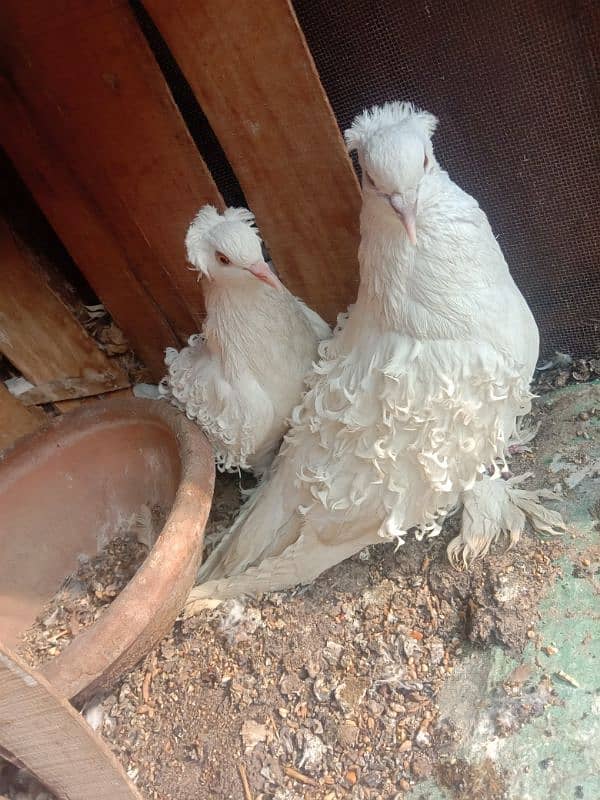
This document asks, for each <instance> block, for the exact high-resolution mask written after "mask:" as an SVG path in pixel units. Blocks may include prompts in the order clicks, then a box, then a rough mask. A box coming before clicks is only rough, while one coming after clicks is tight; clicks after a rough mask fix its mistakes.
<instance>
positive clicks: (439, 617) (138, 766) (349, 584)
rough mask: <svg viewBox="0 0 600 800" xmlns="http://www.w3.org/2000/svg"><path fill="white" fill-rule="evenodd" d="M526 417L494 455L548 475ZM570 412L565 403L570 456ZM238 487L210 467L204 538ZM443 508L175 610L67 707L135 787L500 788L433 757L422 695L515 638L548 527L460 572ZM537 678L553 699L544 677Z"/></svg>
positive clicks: (170, 799)
mask: <svg viewBox="0 0 600 800" xmlns="http://www.w3.org/2000/svg"><path fill="white" fill-rule="evenodd" d="M556 374H559V372H556ZM546 377H547V376H545V378H546ZM549 388H551V387H549ZM598 411H599V413H600V409H599V410H598ZM594 413H595V411H594ZM535 417H536V419H537V421H539V422H540V423H541V428H540V431H539V433H538V436H537V437H536V439H535V440H534V442H533V443H532V444H531V448H532V452H525V453H523V454H521V455H520V456H518V457H517V458H516V459H515V460H513V462H512V465H511V466H512V469H513V471H514V472H515V474H519V473H521V472H524V471H527V470H529V469H530V468H531V467H532V466H534V467H535V470H536V480H535V485H537V486H540V485H544V486H546V488H552V487H553V485H554V483H555V482H556V476H555V475H553V476H550V474H548V473H546V472H545V470H544V468H543V466H542V465H541V464H539V463H537V461H536V451H537V449H538V448H540V449H541V446H544V447H545V448H546V450H547V448H548V443H549V442H551V439H552V435H553V434H552V417H551V409H546V408H544V409H541V408H539V407H538V408H537V410H536V412H535ZM588 420H589V416H588ZM588 420H586V419H575V420H573V431H572V433H573V435H574V436H579V437H580V441H581V458H582V459H585V445H586V433H585V428H586V425H587V424H588ZM238 504H239V491H238V480H237V478H235V477H232V476H222V477H220V478H219V480H218V484H217V489H216V494H215V502H214V506H213V513H212V515H211V521H210V523H209V527H208V529H207V539H208V543H209V546H212V545H213V544H214V540H215V538H218V536H219V535H220V534H221V533H222V532H223V531H224V530H225V529H226V528H227V527H228V525H229V523H230V521H231V519H232V518H233V516H234V515H235V512H236V509H237V507H238ZM457 522H458V520H449V522H448V524H447V526H446V529H445V531H444V533H443V534H442V536H440V537H439V538H438V539H434V540H430V541H427V542H416V541H414V540H408V541H407V543H406V545H405V546H404V547H401V548H399V549H398V550H396V551H395V550H394V547H393V546H392V545H379V546H377V547H373V548H369V549H367V550H364V551H362V552H361V553H359V554H358V555H357V556H355V557H354V558H352V559H350V560H349V561H346V562H344V563H343V564H340V565H338V566H337V567H335V568H334V569H332V570H330V571H329V572H327V573H326V574H325V575H323V576H321V577H320V578H319V579H318V580H317V581H315V583H314V584H313V585H311V586H309V587H305V588H301V589H296V590H294V591H290V592H278V593H272V594H269V595H265V596H263V597H262V598H260V599H259V600H244V601H241V602H238V601H234V602H229V603H228V604H226V605H224V606H222V607H220V608H218V609H216V610H215V611H213V612H204V614H203V615H202V616H199V617H196V618H193V619H191V620H187V621H183V620H180V621H178V622H177V623H176V625H175V627H174V630H173V632H172V634H171V635H170V636H168V637H167V638H166V639H164V640H163V642H162V643H161V644H160V646H159V647H157V648H156V650H155V651H154V652H152V653H150V654H149V655H148V656H147V658H146V659H145V660H144V662H143V663H142V664H140V665H139V666H138V667H137V668H136V669H135V670H133V671H132V672H131V673H130V674H129V675H127V676H126V677H125V678H123V679H122V681H121V682H120V683H119V684H118V685H117V686H115V687H114V689H113V691H112V692H111V694H110V695H109V696H107V697H106V696H105V697H104V698H98V699H97V700H96V701H95V702H93V703H92V704H90V705H88V707H87V708H86V709H85V710H84V713H85V714H86V716H87V718H88V720H89V721H90V724H92V725H93V727H95V728H96V729H97V730H98V731H99V732H101V734H102V735H103V736H104V738H105V739H106V741H107V742H108V743H109V745H110V746H111V748H112V749H113V751H114V752H115V753H116V754H117V756H118V757H119V759H120V760H121V762H122V763H123V765H124V766H125V769H126V770H127V772H128V774H129V776H130V777H131V778H132V779H133V780H134V781H135V782H136V784H137V786H138V787H139V789H140V791H141V792H142V795H143V796H144V797H145V798H153V799H154V798H156V800H226V799H229V798H232V799H235V800H238V798H243V799H244V800H248V798H252V800H261V798H262V800H297V799H299V798H306V799H307V800H334V799H337V798H356V799H357V800H362V799H363V798H373V800H374V799H375V798H377V799H378V800H379V799H381V800H387V799H388V798H390V800H391V798H401V797H402V796H403V794H404V793H405V792H406V791H408V790H409V788H410V787H411V786H412V785H413V784H414V783H416V782H418V781H419V780H421V779H422V778H425V777H427V776H429V775H431V774H432V773H433V772H435V774H436V776H437V777H438V779H439V780H440V782H441V783H443V784H445V785H447V786H449V787H451V788H453V789H454V790H455V793H456V796H457V797H464V796H473V797H476V796H477V797H479V796H480V797H486V798H488V797H489V798H490V800H494V798H502V797H503V796H504V793H503V788H502V781H501V779H500V778H498V776H497V775H492V776H488V777H487V778H485V776H483V777H482V776H480V775H473V776H470V775H469V774H467V772H468V771H467V772H465V771H461V770H460V765H458V766H457V765H456V764H449V763H448V762H447V761H445V760H444V753H445V752H446V745H447V742H448V738H449V737H451V736H452V731H449V730H447V729H445V730H442V729H440V727H439V726H438V725H437V724H436V716H437V707H436V697H437V695H438V693H439V691H440V689H441V687H442V685H443V683H444V681H445V679H446V677H447V676H448V675H449V674H451V673H452V671H453V669H454V666H455V665H456V663H457V660H458V659H460V658H461V654H463V653H464V652H466V651H468V650H469V649H470V648H473V647H486V646H488V645H490V644H492V643H493V644H500V645H503V646H505V647H507V648H510V649H512V650H513V651H515V652H518V651H520V649H522V647H523V646H524V644H525V643H526V642H527V641H528V640H529V639H531V638H533V637H535V635H536V634H535V631H534V628H535V624H536V620H537V618H538V616H537V610H536V609H537V604H538V601H539V599H540V597H541V596H542V595H543V593H544V591H545V590H546V589H547V587H549V586H550V585H551V583H552V582H553V581H554V580H555V578H556V576H557V574H558V568H557V567H556V565H555V559H556V557H557V556H558V555H559V554H560V552H561V551H562V549H563V548H564V547H565V538H564V537H561V538H556V539H551V540H542V539H541V538H539V537H537V536H534V535H533V534H528V535H526V536H525V537H524V538H523V539H522V540H521V542H519V543H518V544H517V545H516V546H515V547H514V548H513V549H511V550H506V548H505V544H504V543H500V544H499V545H497V546H495V547H494V548H493V551H492V553H491V554H490V555H489V556H488V557H486V558H485V559H482V560H480V561H479V562H477V563H476V564H475V566H474V567H473V569H472V570H471V571H469V572H464V571H458V570H456V569H454V568H452V567H451V566H450V564H449V563H448V561H447V559H446V555H445V548H446V546H447V543H448V541H449V540H450V539H451V538H452V536H453V535H454V532H453V528H455V527H456V525H457ZM516 679H518V676H516ZM506 693H507V694H506V697H507V698H510V687H507V688H506ZM538 694H539V697H540V698H541V699H540V700H539V702H541V703H542V704H543V703H552V702H553V697H552V688H551V687H546V689H545V690H544V691H541V690H540V692H538ZM508 702H509V701H508V700H507V703H508ZM503 724H504V722H503V718H502V717H501V716H499V719H498V726H499V730H500V731H501V728H502V725H503ZM486 780H487V783H486ZM482 781H483V783H482ZM482 787H483V789H482ZM465 791H467V792H468V793H467V794H466V795H465V794H464V792H465ZM482 791H483V792H484V793H483V794H482V793H481V792H482ZM10 796H11V797H12V796H16V795H14V794H13V795H10Z"/></svg>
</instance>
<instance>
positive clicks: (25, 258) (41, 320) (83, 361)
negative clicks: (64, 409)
mask: <svg viewBox="0 0 600 800" xmlns="http://www.w3.org/2000/svg"><path fill="white" fill-rule="evenodd" d="M0 270H1V274H2V280H1V281H0V352H2V353H3V354H4V355H5V356H6V358H8V359H9V361H11V363H12V364H14V365H15V367H17V369H19V370H20V372H21V373H22V374H23V375H24V376H25V377H26V378H27V380H29V381H31V382H32V383H34V384H40V383H41V384H44V383H47V382H49V381H57V380H61V381H64V380H65V379H79V380H85V381H87V382H88V383H93V384H94V385H95V387H96V388H97V389H98V391H97V392H96V394H98V393H99V392H100V391H103V390H104V391H113V390H114V389H122V388H124V387H125V386H129V379H128V377H127V374H126V373H125V371H124V370H123V369H122V368H121V367H120V366H119V365H118V364H117V363H116V362H114V361H111V360H110V359H109V358H108V356H107V355H106V354H105V353H103V352H102V350H100V348H99V347H98V345H97V344H96V342H94V340H93V339H92V338H91V337H90V336H88V334H87V333H86V331H85V330H84V328H83V327H82V326H81V325H80V324H79V322H78V321H77V320H76V319H75V317H73V315H72V314H71V311H70V310H69V309H68V308H67V306H66V305H65V304H64V303H63V302H62V301H61V300H60V299H59V298H58V297H57V296H56V295H55V294H54V293H53V292H52V290H51V289H50V287H49V285H48V283H47V281H46V279H45V276H44V274H43V271H42V269H41V266H40V265H39V264H36V263H35V260H34V258H33V255H32V253H31V252H30V251H29V250H28V249H27V247H26V246H25V245H24V243H23V242H21V241H19V240H18V238H17V237H16V235H15V234H14V232H13V231H12V230H11V229H10V228H9V226H8V224H7V223H6V222H5V221H4V220H3V219H1V218H0ZM88 393H89V394H91V392H88ZM71 396H72V395H71ZM53 399H57V400H62V399H63V398H62V397H56V398H53Z"/></svg>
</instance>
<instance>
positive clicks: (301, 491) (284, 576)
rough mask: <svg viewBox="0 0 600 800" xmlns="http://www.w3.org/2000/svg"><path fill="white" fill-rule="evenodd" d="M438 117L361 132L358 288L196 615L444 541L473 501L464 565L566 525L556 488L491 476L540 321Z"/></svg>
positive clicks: (354, 140)
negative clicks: (442, 148) (409, 543)
mask: <svg viewBox="0 0 600 800" xmlns="http://www.w3.org/2000/svg"><path fill="white" fill-rule="evenodd" d="M436 124H437V120H436V119H435V117H433V116H432V115H431V114H429V113H427V112H424V111H419V110H417V109H415V108H414V107H413V106H412V105H411V104H410V103H388V104H386V105H384V106H382V107H376V108H373V109H372V110H370V111H366V112H364V113H362V114H361V115H360V116H358V117H357V118H356V119H355V120H354V123H353V125H352V127H351V128H350V129H349V130H348V131H347V132H346V141H347V144H348V146H349V149H350V150H357V151H358V156H359V160H360V165H361V168H362V194H363V205H362V212H361V244H360V249H359V261H360V287H359V292H358V298H357V300H356V304H355V305H354V306H353V307H352V308H351V309H350V314H349V317H348V319H347V320H345V321H344V320H342V324H341V325H339V326H338V328H337V329H336V333H335V335H334V337H333V338H332V339H331V340H330V341H328V342H325V343H323V344H322V345H321V346H320V355H321V360H320V362H319V363H318V364H316V365H315V367H314V370H313V372H312V374H311V376H310V377H309V383H310V386H311V388H310V390H309V391H308V392H307V394H306V395H305V397H304V399H303V402H302V404H301V405H300V406H298V407H297V408H296V409H295V411H294V414H293V422H292V426H291V428H290V430H289V432H288V434H287V435H286V437H285V440H284V444H283V446H282V448H281V451H280V453H279V455H278V457H277V459H276V460H275V462H274V465H273V468H272V470H271V472H270V474H269V475H268V476H267V479H266V480H264V481H263V482H262V484H261V485H260V486H259V487H258V489H257V491H256V492H255V494H254V495H253V497H252V498H251V499H250V500H249V501H248V503H247V504H246V506H245V507H244V508H243V509H242V511H241V513H240V515H239V517H238V519H237V520H236V522H235V523H234V525H233V527H232V529H231V531H230V532H229V533H228V534H227V536H226V537H225V538H224V540H223V541H222V543H221V545H220V546H219V547H218V548H217V549H216V550H215V551H213V553H212V554H211V556H210V557H209V559H208V560H207V562H206V563H205V565H204V566H203V567H202V568H201V571H200V574H199V579H200V580H201V581H202V583H201V584H200V585H198V586H197V587H196V588H195V589H194V590H193V591H192V593H191V595H190V597H189V600H188V604H187V612H188V613H194V612H195V611H197V610H198V609H200V608H202V607H203V606H204V605H205V604H209V603H211V600H214V601H215V602H216V601H217V600H219V599H223V598H226V597H230V596H235V595H239V594H242V593H257V592H262V591H266V590H276V589H282V588H286V587H289V586H292V585H295V584H298V583H307V582H309V581H311V580H312V579H314V578H315V577H316V576H317V575H319V574H320V573H321V572H323V571H324V570H325V569H327V568H328V567H330V566H332V565H334V564H336V563H338V562H339V561H341V560H342V559H344V558H347V557H349V556H351V555H352V554H354V553H356V552H357V551H358V550H360V549H362V548H363V547H365V546H366V545H370V544H374V543H376V542H380V541H381V540H382V539H391V540H395V541H396V542H397V543H398V544H401V543H403V542H404V540H405V537H406V535H407V533H408V532H409V531H411V530H412V531H414V533H415V535H416V537H417V538H418V539H420V538H422V537H423V536H424V535H427V536H435V535H437V534H438V533H439V532H440V528H441V523H442V522H443V519H444V517H445V516H447V515H448V513H449V512H450V511H453V510H455V509H456V508H457V507H458V506H459V505H463V506H464V516H463V525H462V530H461V533H460V535H459V536H458V537H457V539H455V540H454V542H452V543H451V545H450V547H449V555H450V556H451V557H452V558H453V559H457V558H458V557H459V556H461V555H462V557H463V558H464V560H465V562H469V561H470V560H471V559H473V558H474V557H476V556H478V555H481V554H483V553H485V552H486V551H487V549H488V548H489V546H490V544H491V543H492V542H493V541H494V540H495V539H496V537H497V536H499V535H500V533H501V532H502V531H505V532H507V533H508V534H509V535H510V539H511V541H514V540H516V538H518V536H519V534H520V533H521V530H522V528H523V526H524V522H525V515H527V516H529V517H530V518H531V519H532V521H533V522H534V524H536V525H537V527H538V528H539V529H542V530H546V531H548V532H558V531H559V530H560V529H561V525H562V523H561V520H560V516H559V515H558V514H557V513H556V512H552V511H547V510H546V509H544V508H543V506H542V505H541V504H540V503H539V502H538V501H539V499H540V497H542V496H544V493H543V492H542V493H541V492H535V491H533V492H527V491H525V490H522V489H517V488H515V486H514V479H513V481H512V482H510V481H504V480H502V479H501V478H500V477H499V476H500V470H499V469H498V467H497V466H495V474H494V476H493V478H491V477H490V476H489V475H488V473H487V469H488V467H490V465H497V464H498V463H499V464H500V466H501V467H504V466H505V464H506V461H505V454H506V451H507V446H508V443H509V440H510V439H511V437H513V436H514V435H515V434H516V433H517V432H518V426H517V419H518V418H519V417H522V416H523V415H524V414H526V413H527V412H528V411H529V409H530V398H531V394H530V392H529V383H530V379H531V377H532V374H533V370H534V367H535V363H536V358H537V353H538V331H537V327H536V324H535V321H534V319H533V317H532V315H531V312H530V310H529V308H528V306H527V304H526V302H525V300H524V299H523V297H522V296H521V293H520V292H519V290H518V289H517V287H516V285H515V284H514V282H513V280H512V278H511V276H510V273H509V271H508V267H507V265H506V262H505V260H504V257H503V255H502V252H501V250H500V247H499V246H498V243H497V241H496V239H495V237H494V235H493V233H492V230H491V228H490V225H489V223H488V220H487V218H486V215H485V214H484V212H483V211H482V210H481V209H480V207H479V205H478V204H477V202H476V201H475V200H474V199H473V198H472V197H470V196H469V195H468V194H466V193H465V192H463V191H462V190H461V189H460V188H459V187H458V186H457V185H456V184H455V183H453V182H452V180H451V179H450V178H449V177H448V175H447V173H446V172H445V171H444V170H443V169H442V168H441V167H440V166H439V164H438V163H437V161H436V159H435V156H434V153H433V148H432V143H431V137H432V134H433V132H434V130H435V127H436Z"/></svg>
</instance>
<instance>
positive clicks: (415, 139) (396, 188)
mask: <svg viewBox="0 0 600 800" xmlns="http://www.w3.org/2000/svg"><path fill="white" fill-rule="evenodd" d="M436 125H437V119H436V118H435V117H434V116H433V115H432V114H429V113H428V112H427V111H419V110H418V109H416V108H415V107H414V106H413V105H412V103H385V105H383V106H374V107H373V108H371V109H370V110H368V111H363V113H362V114H359V116H357V117H356V118H355V119H354V121H353V123H352V126H351V127H350V128H349V129H348V130H347V131H346V132H345V134H344V136H345V139H346V144H347V145H348V150H349V151H350V152H352V151H353V150H356V151H357V153H358V158H359V161H360V166H361V169H362V176H363V177H362V185H363V195H364V197H365V199H367V198H371V197H373V198H376V199H377V200H378V201H380V202H383V203H385V204H386V205H387V206H388V207H389V208H390V209H391V211H392V212H393V213H394V214H395V215H396V216H397V217H398V218H399V219H400V221H401V222H402V225H403V226H404V229H405V231H406V235H407V236H408V239H409V240H410V242H411V243H412V244H413V245H414V244H416V242H417V230H416V216H417V207H418V202H419V186H420V184H421V181H422V179H423V177H424V176H425V175H426V174H427V173H428V172H429V171H430V170H431V169H432V167H433V165H434V163H435V159H434V155H433V147H432V144H431V137H432V135H433V132H434V131H435V127H436Z"/></svg>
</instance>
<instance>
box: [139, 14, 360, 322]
mask: <svg viewBox="0 0 600 800" xmlns="http://www.w3.org/2000/svg"><path fill="white" fill-rule="evenodd" d="M144 5H145V6H146V8H147V9H148V11H149V12H150V14H151V15H152V17H153V19H154V22H155V23H156V25H157V26H158V28H159V29H160V31H161V33H162V35H163V36H164V38H165V39H166V41H167V43H168V45H169V47H170V49H171V52H172V53H173V55H174V56H175V58H176V59H177V62H178V63H179V66H180V67H181V69H182V70H183V72H184V73H185V76H186V78H187V80H188V82H189V83H190V86H191V87H192V89H193V91H194V93H195V94H196V97H197V98H198V100H199V102H200V104H201V105H202V109H203V111H204V113H205V114H206V116H207V118H208V120H209V121H210V124H211V126H212V128H213V130H214V131H215V133H216V135H217V137H218V138H219V141H220V143H221V145H222V147H223V149H224V150H225V153H226V154H227V158H228V159H229V161H230V163H231V165H232V167H233V169H234V171H235V173H236V176H237V178H238V180H239V182H240V184H241V186H242V188H243V190H244V193H245V195H246V197H247V198H248V202H249V203H250V205H251V207H252V210H253V211H254V212H255V214H256V216H257V220H258V223H259V226H260V228H261V231H262V232H263V235H264V236H265V240H266V242H267V245H268V247H269V251H270V253H271V255H272V257H273V260H274V263H275V265H276V267H277V270H278V272H279V274H280V275H281V276H282V277H283V278H284V280H285V282H286V283H287V285H288V287H289V288H290V289H291V290H292V291H293V292H295V293H297V294H299V295H301V296H302V297H303V298H304V299H305V300H306V301H307V302H308V303H309V304H310V305H311V306H313V307H314V308H315V309H316V310H318V311H319V312H321V313H322V314H323V315H325V316H326V317H327V319H328V320H329V321H330V322H331V321H333V320H335V317H336V314H337V312H338V311H339V310H340V309H342V308H344V309H345V307H346V305H347V304H348V303H349V302H352V301H353V300H354V298H355V296H356V290H357V286H358V270H357V248H358V216H359V211H360V190H359V186H358V181H357V178H356V176H355V174H354V170H353V169H352V165H351V162H350V160H349V158H348V156H347V155H346V151H345V147H344V143H343V140H342V138H341V135H340V133H339V130H338V127H337V123H336V121H335V117H334V115H333V112H332V111H331V108H330V105H329V102H328V99H327V97H326V95H325V92H324V90H323V87H322V86H321V83H320V81H319V77H318V74H317V71H316V68H315V65H314V62H313V60H312V57H311V55H310V52H309V50H308V47H307V45H306V42H305V40H304V36H303V34H302V32H301V30H300V27H299V25H298V22H297V20H296V17H295V15H294V12H293V9H292V6H291V3H289V2H288V0H270V2H268V3H258V2H256V0H237V2H235V3H223V2H221V0H203V2H198V0H144Z"/></svg>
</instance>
